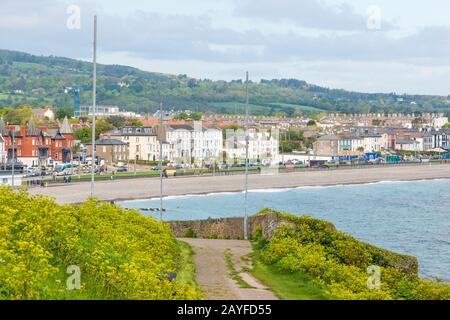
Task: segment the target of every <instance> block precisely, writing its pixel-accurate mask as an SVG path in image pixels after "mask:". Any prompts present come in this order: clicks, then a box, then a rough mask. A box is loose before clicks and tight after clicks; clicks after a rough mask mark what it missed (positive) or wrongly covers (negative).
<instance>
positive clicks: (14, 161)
mask: <svg viewBox="0 0 450 320" xmlns="http://www.w3.org/2000/svg"><path fill="white" fill-rule="evenodd" d="M15 131H16V128H15V127H14V128H13V130H12V135H11V139H12V172H11V186H12V187H13V189H14V187H15V185H14V182H15V181H14V171H15V170H16V159H15V158H16V155H15V150H14V149H15V147H16V146H15V140H16V132H15Z"/></svg>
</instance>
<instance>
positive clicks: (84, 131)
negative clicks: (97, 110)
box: [75, 127, 92, 143]
mask: <svg viewBox="0 0 450 320" xmlns="http://www.w3.org/2000/svg"><path fill="white" fill-rule="evenodd" d="M75 139H77V140H80V141H81V143H89V142H91V141H92V129H91V128H88V127H84V128H81V129H78V130H76V131H75Z"/></svg>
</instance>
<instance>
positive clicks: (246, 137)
mask: <svg viewBox="0 0 450 320" xmlns="http://www.w3.org/2000/svg"><path fill="white" fill-rule="evenodd" d="M245 96H246V102H245V103H246V105H245V203H244V239H245V240H248V144H249V135H248V71H247V73H246V80H245Z"/></svg>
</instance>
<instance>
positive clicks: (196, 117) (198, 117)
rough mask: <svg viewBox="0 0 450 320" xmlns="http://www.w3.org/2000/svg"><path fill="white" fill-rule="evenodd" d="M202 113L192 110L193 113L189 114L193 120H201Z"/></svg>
mask: <svg viewBox="0 0 450 320" xmlns="http://www.w3.org/2000/svg"><path fill="white" fill-rule="evenodd" d="M202 116H203V115H202V113H201V112H194V113H193V114H191V117H190V118H191V119H192V120H194V121H200V120H202Z"/></svg>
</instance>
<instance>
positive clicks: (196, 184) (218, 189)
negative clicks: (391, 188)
mask: <svg viewBox="0 0 450 320" xmlns="http://www.w3.org/2000/svg"><path fill="white" fill-rule="evenodd" d="M244 179H245V178H244V176H243V175H236V176H203V177H202V176H200V177H183V178H168V179H165V180H164V185H163V195H164V198H167V197H170V196H187V195H188V196H195V195H208V194H215V193H239V192H242V191H243V190H244ZM438 179H450V164H439V165H433V166H429V165H418V166H398V167H375V168H353V169H345V170H323V171H311V172H295V173H280V174H276V175H262V174H261V175H250V176H249V190H250V192H252V191H253V192H254V191H261V190H265V189H274V190H276V189H295V188H300V187H332V186H338V185H344V186H345V185H359V184H370V183H380V182H387V181H390V182H407V181H419V180H438ZM159 192H160V191H159V179H153V178H139V179H124V180H115V181H99V182H96V184H95V193H94V195H95V196H96V197H98V198H99V199H100V200H104V201H114V202H120V201H133V200H149V199H155V198H159ZM29 193H30V194H31V195H44V196H49V197H52V198H54V199H55V200H56V202H58V203H60V204H71V203H72V204H76V203H81V202H83V201H84V200H86V199H87V198H89V197H90V184H89V183H71V184H67V185H61V186H58V187H56V186H55V187H49V188H30V189H29Z"/></svg>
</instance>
